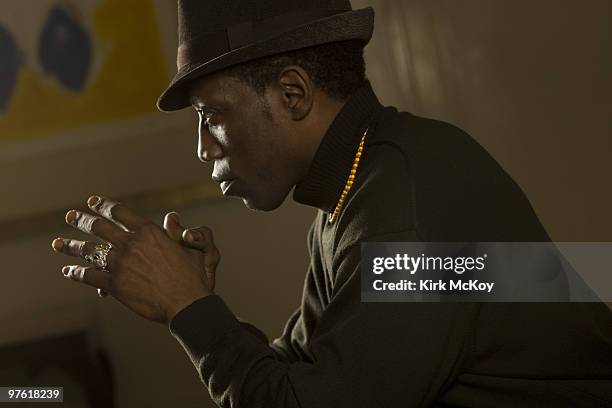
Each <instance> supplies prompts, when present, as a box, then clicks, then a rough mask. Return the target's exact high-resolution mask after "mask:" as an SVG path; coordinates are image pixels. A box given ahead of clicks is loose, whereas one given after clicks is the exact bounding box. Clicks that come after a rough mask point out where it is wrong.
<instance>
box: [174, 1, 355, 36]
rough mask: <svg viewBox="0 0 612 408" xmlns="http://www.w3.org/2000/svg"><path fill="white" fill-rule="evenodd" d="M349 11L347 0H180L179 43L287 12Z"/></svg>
mask: <svg viewBox="0 0 612 408" xmlns="http://www.w3.org/2000/svg"><path fill="white" fill-rule="evenodd" d="M350 10H352V8H351V3H350V1H349V0H308V1H304V0H301V1H298V0H276V1H270V0H266V1H261V0H214V1H210V0H179V1H178V23H179V25H178V33H179V43H181V42H184V41H189V40H190V39H191V38H194V37H197V36H200V35H204V34H207V33H211V32H216V31H218V30H223V29H226V28H227V27H230V26H235V25H239V24H242V23H248V22H253V23H256V22H257V21H260V20H265V19H268V18H271V17H276V16H282V15H284V14H289V13H296V12H326V11H328V12H330V13H331V12H338V13H340V12H343V11H350Z"/></svg>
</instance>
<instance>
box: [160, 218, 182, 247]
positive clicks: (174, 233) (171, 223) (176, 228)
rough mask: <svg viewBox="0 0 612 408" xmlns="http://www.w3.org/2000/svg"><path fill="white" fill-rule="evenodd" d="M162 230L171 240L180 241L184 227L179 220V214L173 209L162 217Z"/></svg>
mask: <svg viewBox="0 0 612 408" xmlns="http://www.w3.org/2000/svg"><path fill="white" fill-rule="evenodd" d="M164 230H166V233H167V234H168V236H169V237H170V239H172V240H173V241H178V242H180V241H181V240H182V234H183V230H184V228H183V227H182V226H181V224H180V221H179V215H178V213H177V212H175V211H171V212H169V213H168V214H166V216H165V217H164Z"/></svg>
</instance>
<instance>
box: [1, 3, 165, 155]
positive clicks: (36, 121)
mask: <svg viewBox="0 0 612 408" xmlns="http://www.w3.org/2000/svg"><path fill="white" fill-rule="evenodd" d="M166 83H167V72H166V62H165V57H164V53H163V49H162V45H161V35H160V30H159V24H158V20H157V15H156V10H155V4H154V2H153V1H152V0H130V1H125V0H79V1H74V0H73V1H69V0H40V1H36V2H29V1H26V2H0V143H4V142H9V141H17V140H25V139H33V138H40V137H50V136H51V135H54V134H58V133H61V132H66V131H71V130H74V129H77V128H83V127H87V126H91V125H96V124H101V123H106V122H111V121H117V120H123V119H129V118H133V117H136V116H139V115H143V114H147V113H152V112H155V111H156V107H155V102H156V99H157V96H158V95H159V93H160V92H161V90H163V88H164V86H165V85H166Z"/></svg>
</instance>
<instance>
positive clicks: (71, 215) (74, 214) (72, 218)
mask: <svg viewBox="0 0 612 408" xmlns="http://www.w3.org/2000/svg"><path fill="white" fill-rule="evenodd" d="M80 216H81V213H80V212H79V211H76V210H70V211H68V214H66V222H67V223H70V224H72V223H74V222H76V220H78V219H79V217H80Z"/></svg>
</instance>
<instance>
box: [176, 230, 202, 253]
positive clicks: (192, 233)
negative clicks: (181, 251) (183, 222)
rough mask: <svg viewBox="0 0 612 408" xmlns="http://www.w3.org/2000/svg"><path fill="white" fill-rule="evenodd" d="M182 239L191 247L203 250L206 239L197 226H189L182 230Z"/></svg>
mask: <svg viewBox="0 0 612 408" xmlns="http://www.w3.org/2000/svg"><path fill="white" fill-rule="evenodd" d="M182 238H183V241H185V243H186V244H187V245H189V246H190V247H191V248H195V249H200V250H204V249H206V241H205V239H204V236H203V235H202V233H201V232H200V230H199V229H198V228H189V229H186V230H185V231H183V232H182Z"/></svg>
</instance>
